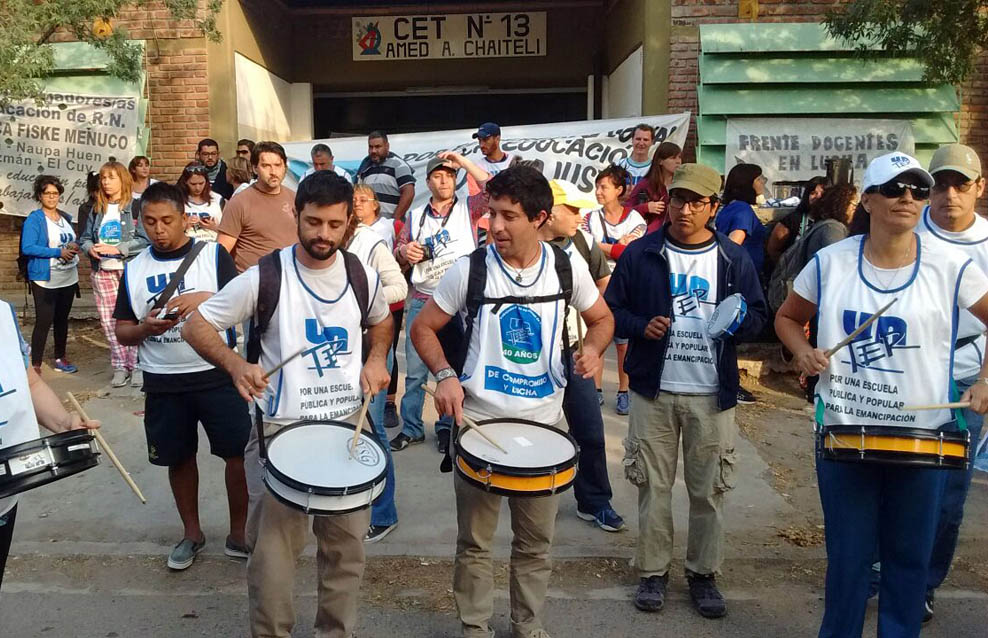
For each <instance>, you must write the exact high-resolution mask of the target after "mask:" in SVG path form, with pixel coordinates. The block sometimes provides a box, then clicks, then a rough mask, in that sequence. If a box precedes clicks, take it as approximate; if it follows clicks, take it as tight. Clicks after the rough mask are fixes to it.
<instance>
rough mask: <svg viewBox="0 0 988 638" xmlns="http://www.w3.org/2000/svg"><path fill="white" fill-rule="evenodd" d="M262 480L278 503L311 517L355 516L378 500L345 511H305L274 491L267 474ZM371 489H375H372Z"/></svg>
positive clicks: (312, 508) (317, 509)
mask: <svg viewBox="0 0 988 638" xmlns="http://www.w3.org/2000/svg"><path fill="white" fill-rule="evenodd" d="M274 478H276V479H277V478H278V477H277V476H276V477H274ZM262 480H263V481H264V487H266V488H267V490H268V494H270V495H271V496H273V497H274V499H275V500H276V501H278V502H279V503H281V504H282V505H284V506H285V507H290V508H292V509H293V510H296V511H298V512H302V513H303V514H307V515H309V516H342V515H344V514H353V513H354V512H359V511H360V510H365V509H368V508H370V507H371V506H372V505H373V504H374V500H376V499H371V502H370V503H368V504H367V505H361V506H359V507H353V508H350V509H345V510H324V509H321V508H317V507H310V508H309V509H308V510H305V509H303V508H302V507H300V506H299V504H298V503H296V502H295V501H292V500H290V499H287V498H285V497H284V496H282V495H281V494H279V493H278V492H277V491H275V490H274V489H272V488H271V486H270V485H268V475H267V474H265V475H264V476H263V477H262ZM279 480H280V479H279ZM286 485H287V483H286ZM287 487H291V488H292V489H293V490H297V491H298V488H295V487H292V486H291V485H287ZM371 489H373V488H371ZM301 491H303V492H304V490H301ZM365 491H366V490H365ZM382 492H383V490H382ZM313 494H315V492H313ZM351 494H352V492H351ZM318 496H350V494H319V495H318ZM378 496H380V495H378Z"/></svg>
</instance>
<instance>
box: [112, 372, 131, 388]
mask: <svg viewBox="0 0 988 638" xmlns="http://www.w3.org/2000/svg"><path fill="white" fill-rule="evenodd" d="M128 381H130V372H128V371H127V370H124V369H123V368H117V369H115V370H114V371H113V380H112V381H110V385H112V386H113V387H114V388H122V387H124V386H125V385H127V382H128Z"/></svg>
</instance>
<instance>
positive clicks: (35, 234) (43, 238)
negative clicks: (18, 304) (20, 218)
mask: <svg viewBox="0 0 988 638" xmlns="http://www.w3.org/2000/svg"><path fill="white" fill-rule="evenodd" d="M58 212H59V214H60V215H62V216H63V217H64V218H66V219H67V220H68V221H69V223H71V222H72V216H71V215H69V214H68V213H64V212H62V211H58ZM21 252H22V253H24V254H25V255H27V256H28V257H29V259H28V260H27V278H28V280H29V281H49V280H51V259H52V258H53V257H59V256H61V254H62V249H61V248H50V247H49V246H48V224H47V223H45V213H44V211H42V210H41V209H40V208H39V209H37V210H35V211H33V212H32V213H31V214H30V215H28V216H27V219H25V220H24V228H23V229H21Z"/></svg>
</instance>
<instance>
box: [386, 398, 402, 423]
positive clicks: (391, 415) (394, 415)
mask: <svg viewBox="0 0 988 638" xmlns="http://www.w3.org/2000/svg"><path fill="white" fill-rule="evenodd" d="M400 423H401V421H399V420H398V408H396V407H395V402H394V401H388V402H387V403H385V404H384V427H386V428H396V427H398V425H399V424H400Z"/></svg>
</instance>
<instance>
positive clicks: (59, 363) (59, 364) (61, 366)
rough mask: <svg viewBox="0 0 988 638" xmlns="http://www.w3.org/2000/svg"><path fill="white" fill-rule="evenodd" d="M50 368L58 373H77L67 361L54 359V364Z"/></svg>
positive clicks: (77, 369)
mask: <svg viewBox="0 0 988 638" xmlns="http://www.w3.org/2000/svg"><path fill="white" fill-rule="evenodd" d="M52 367H53V368H55V369H56V370H58V371H59V372H67V373H69V374H75V373H76V372H78V371H79V368H77V367H75V366H74V365H72V363H70V362H69V360H68V359H55V364H54V365H53V366H52Z"/></svg>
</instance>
